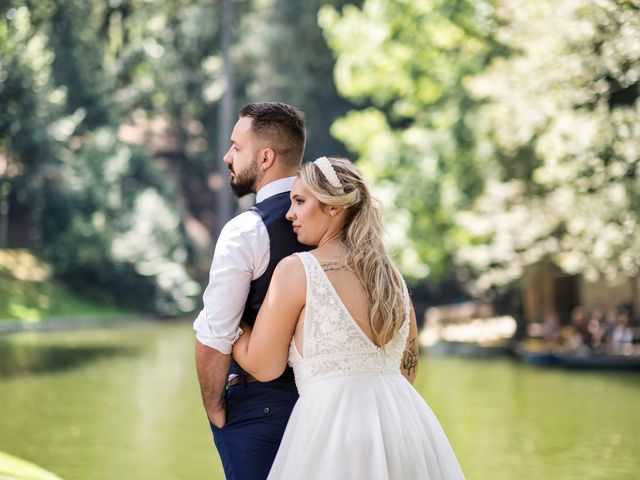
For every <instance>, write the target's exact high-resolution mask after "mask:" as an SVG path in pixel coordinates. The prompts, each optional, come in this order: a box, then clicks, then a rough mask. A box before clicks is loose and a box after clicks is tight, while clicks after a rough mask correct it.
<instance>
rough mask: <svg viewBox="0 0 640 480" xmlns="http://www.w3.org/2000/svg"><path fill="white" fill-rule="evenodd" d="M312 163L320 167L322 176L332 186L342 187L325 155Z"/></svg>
mask: <svg viewBox="0 0 640 480" xmlns="http://www.w3.org/2000/svg"><path fill="white" fill-rule="evenodd" d="M313 163H314V165H315V166H316V167H318V168H319V169H320V171H321V172H322V174H323V175H324V178H326V179H327V181H328V182H329V183H330V184H331V185H332V186H334V187H336V188H340V187H342V182H340V179H339V178H338V175H337V174H336V171H335V170H334V169H333V165H331V162H330V161H329V159H328V158H327V157H320V158H318V159H316V160H315V161H314V162H313Z"/></svg>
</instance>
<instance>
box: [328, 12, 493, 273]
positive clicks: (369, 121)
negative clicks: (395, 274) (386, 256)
mask: <svg viewBox="0 0 640 480" xmlns="http://www.w3.org/2000/svg"><path fill="white" fill-rule="evenodd" d="M320 23H321V25H322V26H323V28H324V31H325V34H326V36H327V38H328V42H329V45H330V46H331V48H332V49H333V51H334V53H335V55H336V66H335V79H336V83H337V86H338V89H339V91H340V93H342V94H343V95H345V96H346V97H348V98H349V99H350V100H352V101H353V102H354V103H356V104H358V105H360V106H361V108H360V109H356V110H353V111H351V112H349V113H348V114H347V115H346V116H345V117H343V118H341V119H340V120H338V121H337V122H336V123H335V124H334V125H333V130H332V132H333V133H334V135H335V136H336V137H337V138H339V139H340V140H342V141H343V142H344V143H345V144H346V145H347V147H348V148H349V149H350V150H351V151H353V152H355V153H356V154H357V155H358V165H359V167H360V168H361V169H362V170H363V171H364V172H365V174H366V175H367V177H368V178H369V179H370V180H371V181H372V182H373V184H374V190H375V192H376V194H377V196H378V198H379V199H380V200H381V201H382V202H383V207H384V210H385V218H386V220H387V224H388V225H389V230H390V233H391V236H390V237H391V246H392V248H393V249H394V250H395V251H396V252H397V256H398V258H399V260H400V263H401V265H402V267H403V270H404V271H405V272H406V273H408V274H409V275H411V276H414V277H417V278H421V277H425V276H426V275H428V274H429V273H431V274H433V275H434V276H442V275H445V274H447V273H450V272H451V264H452V259H453V255H454V253H455V252H456V250H457V248H458V246H459V245H461V244H464V243H465V242H466V241H467V240H468V234H467V233H466V232H465V231H464V229H462V228H460V226H459V225H458V224H457V223H456V221H455V216H456V212H458V211H459V210H460V209H466V208H468V207H469V206H470V205H471V204H472V202H473V200H474V198H476V196H477V195H479V194H480V193H481V192H482V189H483V185H484V173H483V168H484V163H483V159H482V158H478V155H477V154H476V150H477V149H478V148H479V146H478V145H477V144H476V139H475V137H474V135H473V132H474V128H475V125H476V123H477V122H478V121H479V120H478V117H477V106H478V104H479V102H478V101H477V100H475V99H474V98H473V97H472V96H471V94H470V92H469V90H468V88H467V86H466V83H465V81H466V79H467V78H469V77H470V76H472V75H474V74H477V73H478V72H481V71H482V70H483V69H484V68H485V66H486V65H487V64H488V63H489V61H490V60H491V58H492V57H493V56H495V55H497V54H499V53H501V52H502V51H503V50H504V48H503V47H502V46H501V45H500V44H499V43H498V42H497V41H496V40H495V39H494V37H493V31H494V30H495V28H496V24H495V21H494V16H493V2H491V1H488V0H487V1H484V0H480V1H471V0H468V1H467V0H460V1H453V2H452V1H449V0H419V1H406V0H367V1H365V2H364V4H363V6H362V7H361V8H356V7H355V6H345V7H344V8H343V9H342V11H341V12H338V11H337V10H336V9H335V8H331V7H325V8H324V9H322V10H321V14H320Z"/></svg>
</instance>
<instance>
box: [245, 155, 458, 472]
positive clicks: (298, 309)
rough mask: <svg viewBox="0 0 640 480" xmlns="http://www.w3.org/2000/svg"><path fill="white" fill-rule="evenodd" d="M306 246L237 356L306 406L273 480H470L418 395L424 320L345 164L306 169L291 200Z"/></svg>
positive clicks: (277, 281) (363, 189)
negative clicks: (291, 377)
mask: <svg viewBox="0 0 640 480" xmlns="http://www.w3.org/2000/svg"><path fill="white" fill-rule="evenodd" d="M287 219H288V220H289V221H291V222H292V224H293V230H294V232H295V233H296V235H297V237H298V241H299V242H301V243H303V244H306V245H312V246H317V248H316V249H314V250H311V251H310V252H305V253H297V254H294V255H291V256H289V257H287V258H285V259H284V260H282V261H281V262H280V263H279V264H278V266H277V268H276V270H275V272H274V274H273V278H272V280H271V284H270V287H269V291H268V293H267V296H266V298H265V301H264V303H263V305H262V308H261V309H260V313H259V314H258V317H257V319H256V323H255V325H254V327H253V328H251V327H248V326H247V325H243V326H242V330H243V333H242V334H241V335H240V336H239V338H238V340H237V342H236V343H235V345H234V347H233V356H234V358H235V360H236V361H237V362H238V363H239V364H240V366H242V368H243V369H244V370H246V371H247V372H248V373H249V374H251V375H253V376H254V377H256V378H257V379H258V380H261V381H268V380H271V379H274V378H277V377H278V376H279V375H281V374H282V372H283V370H284V369H285V366H286V365H287V362H289V363H290V364H291V365H292V366H293V369H294V372H295V378H296V385H297V387H298V391H299V393H300V398H299V400H298V402H297V404H296V406H295V408H294V410H293V413H292V414H291V418H290V419H289V423H288V424H287V428H286V431H285V433H284V437H283V439H282V443H281V444H280V448H279V450H278V454H277V456H276V458H275V461H274V463H273V466H272V467H271V472H270V474H269V479H272V480H276V479H277V480H281V479H292V480H293V479H295V480H298V479H302V478H304V479H318V480H326V479H330V480H340V479H345V480H346V479H349V480H352V479H367V480H376V479H380V480H382V479H385V480H386V479H397V480H411V479H447V480H451V479H462V478H464V476H463V474H462V471H461V469H460V466H459V464H458V461H457V459H456V457H455V454H454V453H453V450H452V449H451V446H450V445H449V442H448V440H447V437H446V436H445V434H444V432H443V430H442V428H441V426H440V424H439V423H438V420H437V419H436V417H435V415H434V414H433V412H432V411H431V409H430V408H429V406H428V405H427V404H426V402H425V401H424V400H423V399H422V397H421V396H420V395H419V394H418V393H417V391H416V390H415V389H414V388H413V386H412V383H413V381H414V379H415V376H416V373H417V367H418V345H417V327H416V318H415V313H414V312H413V308H412V306H411V302H410V300H409V295H408V292H407V288H406V285H405V283H404V281H403V279H402V277H401V275H400V273H399V271H398V269H397V268H396V266H395V265H394V263H393V262H392V260H391V259H390V257H389V255H388V254H387V253H386V251H385V249H384V247H383V244H382V238H381V237H382V231H383V226H382V222H381V218H380V213H379V211H378V210H377V208H376V206H375V205H374V204H373V201H372V198H371V195H370V192H369V189H368V187H367V185H366V184H365V183H364V181H363V179H362V177H361V175H360V173H359V171H358V170H357V169H356V168H355V167H354V166H353V165H352V164H351V162H349V161H348V160H346V159H339V158H329V159H328V158H326V157H321V158H319V159H318V160H316V161H315V162H313V163H308V164H305V165H304V166H303V167H302V169H301V171H300V173H299V175H298V178H297V179H296V181H295V183H294V184H293V188H292V190H291V208H290V209H289V211H288V212H287Z"/></svg>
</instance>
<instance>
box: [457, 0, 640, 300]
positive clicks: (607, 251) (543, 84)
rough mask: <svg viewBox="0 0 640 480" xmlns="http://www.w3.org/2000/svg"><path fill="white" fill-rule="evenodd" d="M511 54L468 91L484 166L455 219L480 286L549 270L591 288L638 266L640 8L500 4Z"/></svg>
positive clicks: (611, 2) (582, 1)
mask: <svg viewBox="0 0 640 480" xmlns="http://www.w3.org/2000/svg"><path fill="white" fill-rule="evenodd" d="M497 13H498V18H499V24H500V27H499V29H498V31H497V35H498V38H499V39H501V40H502V41H504V42H505V43H508V44H509V46H510V48H511V49H512V50H513V52H514V53H513V54H512V55H511V56H510V57H508V58H507V59H499V60H496V61H495V62H493V63H492V64H491V65H490V66H489V68H487V70H486V71H485V72H483V73H481V74H480V75H477V76H476V77H475V78H474V79H473V80H472V81H471V82H470V83H469V84H470V88H471V90H472V91H473V92H474V94H475V95H476V96H477V97H478V98H479V99H483V100H485V101H486V105H485V106H484V107H483V109H482V110H481V112H480V115H481V118H482V119H483V121H482V122H481V123H479V125H478V128H477V130H476V131H477V136H478V137H479V138H482V139H483V140H482V141H483V142H484V143H485V144H486V145H487V146H488V147H489V151H490V153H491V158H493V161H492V162H491V164H490V168H489V170H488V177H489V179H490V180H489V183H488V188H487V189H486V192H485V193H484V195H483V196H482V198H480V199H479V200H478V203H477V204H476V205H475V207H474V209H473V210H472V211H471V212H469V213H467V214H464V215H461V217H460V222H461V224H462V225H464V226H465V227H467V228H468V229H469V230H470V231H471V232H472V233H473V234H474V235H475V236H476V238H477V244H476V245H473V246H470V247H468V248H465V249H464V250H462V251H461V252H460V255H459V260H460V261H462V262H466V263H469V264H471V265H473V266H474V267H475V268H476V269H477V271H478V272H479V273H480V276H479V281H478V286H479V287H480V288H482V289H484V288H487V287H488V286H490V285H492V284H501V283H506V282H509V281H511V280H513V279H515V278H518V277H519V276H520V275H521V273H522V270H523V268H524V267H525V266H527V265H531V264H534V263H536V262H539V261H543V260H544V261H551V262H553V263H555V264H556V265H557V266H559V267H561V268H562V269H564V270H565V271H566V272H568V273H572V274H578V273H581V274H584V275H585V276H586V277H587V278H589V279H592V280H593V279H596V278H598V277H603V278H606V279H609V280H615V279H619V278H620V277H632V278H633V277H636V276H637V275H638V274H639V273H640V272H639V268H640V267H639V266H640V240H639V239H640V217H639V216H638V215H639V213H638V212H640V40H639V39H640V2H638V1H637V0H631V1H623V0H620V1H617V0H603V1H599V2H591V1H588V0H573V1H570V2H563V3H562V4H558V3H557V2H552V1H550V0H548V1H539V2H533V3H532V2H527V1H524V0H507V1H503V2H502V3H501V8H500V9H499V10H498V12H497Z"/></svg>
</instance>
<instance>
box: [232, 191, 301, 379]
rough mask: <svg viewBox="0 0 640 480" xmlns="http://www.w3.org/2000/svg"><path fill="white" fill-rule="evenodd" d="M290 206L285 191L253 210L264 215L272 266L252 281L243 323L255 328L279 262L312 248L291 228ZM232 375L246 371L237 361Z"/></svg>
mask: <svg viewBox="0 0 640 480" xmlns="http://www.w3.org/2000/svg"><path fill="white" fill-rule="evenodd" d="M290 206H291V200H290V199H289V192H282V193H279V194H277V195H273V196H271V197H269V198H267V199H265V200H263V201H262V202H260V203H257V204H256V205H255V206H254V207H253V208H252V209H251V210H253V211H254V212H256V213H257V214H258V215H260V218H262V222H263V223H264V225H265V227H267V232H268V234H269V264H268V266H267V269H266V270H265V272H264V273H263V274H262V275H261V276H260V277H258V278H256V279H255V280H253V281H252V282H251V286H250V287H249V295H248V296H247V302H246V304H245V306H244V312H243V314H242V320H244V321H245V322H247V323H248V324H249V325H251V326H253V324H254V323H255V321H256V317H257V316H258V311H259V310H260V306H261V305H262V302H263V301H264V297H265V296H266V295H267V290H268V288H269V283H270V282H271V277H272V276H273V271H274V270H275V268H276V265H277V264H278V262H279V261H280V260H282V259H283V258H285V257H288V256H289V255H291V254H292V253H295V252H303V251H307V250H309V249H310V248H311V247H308V246H306V245H302V244H301V243H298V240H297V238H296V235H295V233H293V228H291V222H289V221H288V220H287V219H286V218H285V215H286V213H287V210H289V207H290ZM230 373H240V374H242V373H244V371H243V370H242V368H240V366H239V365H238V364H237V363H236V362H235V361H234V362H232V364H231V370H230ZM283 376H290V377H291V378H293V372H292V371H291V368H290V367H287V368H286V370H285V372H284V373H283Z"/></svg>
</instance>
